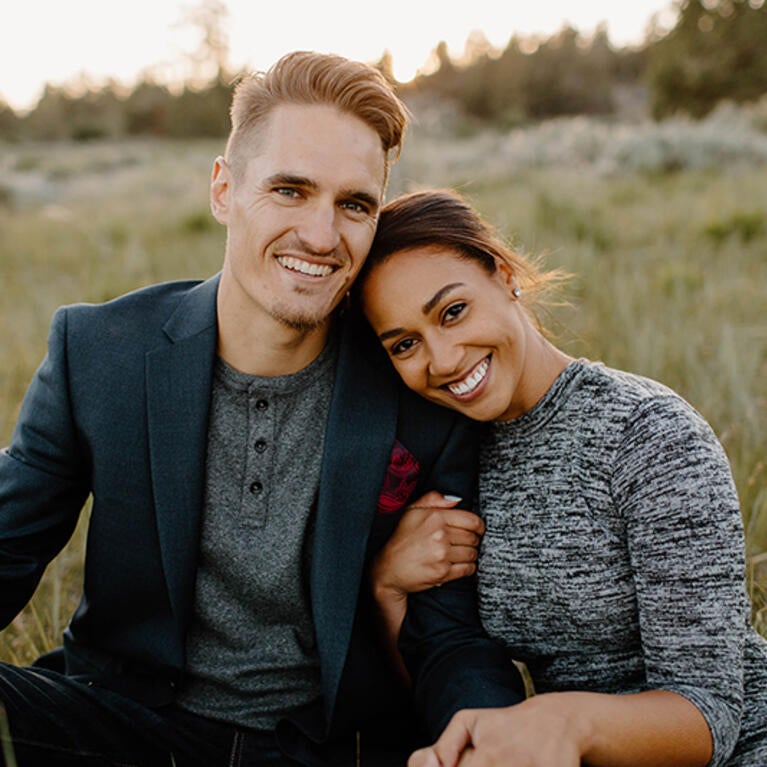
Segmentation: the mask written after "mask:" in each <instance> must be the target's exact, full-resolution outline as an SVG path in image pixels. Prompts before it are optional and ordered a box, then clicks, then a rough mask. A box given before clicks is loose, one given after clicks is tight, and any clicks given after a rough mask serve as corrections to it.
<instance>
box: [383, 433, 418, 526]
mask: <svg viewBox="0 0 767 767" xmlns="http://www.w3.org/2000/svg"><path fill="white" fill-rule="evenodd" d="M420 471H421V467H420V465H419V464H418V461H417V460H416V458H415V456H414V455H413V454H412V453H411V452H410V451H409V450H408V449H407V448H406V447H405V446H404V445H403V444H402V443H401V442H400V441H399V440H395V441H394V447H393V448H392V451H391V456H390V457H389V465H388V466H387V467H386V476H385V477H384V481H383V487H382V488H381V494H380V495H379V496H378V506H377V508H376V512H377V513H378V514H394V513H395V512H397V511H399V510H400V509H401V508H402V507H403V506H404V505H405V504H406V503H407V500H408V498H410V494H411V493H412V492H413V489H414V488H415V485H416V482H418V475H419V473H420Z"/></svg>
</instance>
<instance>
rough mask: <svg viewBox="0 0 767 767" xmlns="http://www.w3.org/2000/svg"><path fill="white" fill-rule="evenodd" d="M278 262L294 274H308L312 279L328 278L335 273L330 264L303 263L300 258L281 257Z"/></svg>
mask: <svg viewBox="0 0 767 767" xmlns="http://www.w3.org/2000/svg"><path fill="white" fill-rule="evenodd" d="M277 261H279V262H280V265H281V266H284V267H285V268H286V269H290V270H291V271H293V272H300V273H301V274H308V275H311V276H312V277H327V276H328V275H329V274H332V273H333V267H332V266H330V264H311V263H309V262H308V261H303V260H302V259H300V258H293V257H292V256H279V257H278V258H277Z"/></svg>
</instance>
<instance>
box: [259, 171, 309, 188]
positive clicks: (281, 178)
mask: <svg viewBox="0 0 767 767" xmlns="http://www.w3.org/2000/svg"><path fill="white" fill-rule="evenodd" d="M266 183H267V185H268V186H280V185H281V184H284V185H285V186H303V187H306V188H309V189H316V188H317V186H318V185H317V182H316V181H312V180H311V179H310V178H307V177H306V176H297V175H294V174H292V173H275V174H274V175H273V176H269V177H268V178H267V179H266Z"/></svg>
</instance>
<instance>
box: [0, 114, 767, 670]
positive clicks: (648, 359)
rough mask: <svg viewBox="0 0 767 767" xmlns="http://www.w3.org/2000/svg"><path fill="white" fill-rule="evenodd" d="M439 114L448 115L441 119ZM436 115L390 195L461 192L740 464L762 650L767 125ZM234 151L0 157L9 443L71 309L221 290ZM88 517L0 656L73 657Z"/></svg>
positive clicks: (3, 637) (66, 147)
mask: <svg viewBox="0 0 767 767" xmlns="http://www.w3.org/2000/svg"><path fill="white" fill-rule="evenodd" d="M443 117H444V119H443ZM447 123H449V120H448V119H447V117H446V116H442V115H440V114H439V113H437V114H436V115H424V116H422V118H421V119H419V120H418V122H417V124H416V126H415V127H414V128H413V130H412V132H411V136H410V137H409V142H408V143H406V148H405V151H404V153H403V156H402V158H401V159H400V161H399V162H398V163H397V165H396V166H395V169H394V172H393V174H392V180H391V184H390V189H389V196H392V195H394V194H396V193H398V192H401V191H408V190H412V189H417V188H423V187H428V186H455V187H457V188H459V189H460V190H461V191H462V192H463V193H464V194H466V195H467V196H468V197H469V198H470V199H471V200H472V201H473V202H474V203H475V204H476V205H477V206H478V207H479V209H480V210H481V211H482V212H483V213H484V214H485V217H486V218H487V219H488V220H490V221H491V222H493V223H495V224H496V225H497V226H498V227H499V228H500V229H501V231H502V232H504V233H505V234H506V236H507V237H508V238H509V239H510V240H511V241H512V242H513V243H514V244H515V247H518V248H520V249H522V250H525V251H526V252H529V253H531V254H534V255H536V256H540V257H541V258H542V259H544V263H545V265H547V266H550V267H554V268H561V269H563V270H566V271H567V272H569V273H570V274H572V278H571V280H570V281H569V283H568V284H567V286H566V287H565V290H564V292H563V296H562V301H561V302H560V303H559V304H557V305H553V306H551V307H550V309H549V310H548V312H547V314H546V316H544V317H543V318H542V319H543V321H544V324H546V325H547V326H548V327H549V328H550V330H551V332H552V333H553V334H554V335H556V337H557V339H558V343H560V344H561V345H562V346H563V347H564V348H565V349H567V350H568V351H569V352H570V353H571V354H574V355H577V356H586V357H589V358H591V359H599V360H602V361H604V362H605V363H607V364H609V365H612V366H615V367H620V368H624V369H627V370H631V371H633V372H636V373H640V374H643V375H648V376H651V377H653V378H656V379H658V380H660V381H663V382H664V383H666V384H668V385H669V386H671V387H672V388H674V389H676V390H677V391H678V392H679V393H680V394H682V395H683V396H684V397H685V398H686V399H687V400H688V401H690V402H691V403H692V404H693V405H694V406H695V407H696V408H697V409H698V410H699V411H700V412H701V413H702V414H703V415H704V417H705V418H706V419H707V420H708V421H709V422H710V423H711V424H712V426H713V427H714V429H715V431H716V432H717V434H718V435H719V437H720V439H721V441H722V443H723V445H724V447H725V449H726V451H727V453H728V455H729V458H730V461H731V463H732V467H733V473H734V476H735V480H736V485H737V487H738V491H739V495H740V499H741V506H742V513H743V521H744V526H745V530H746V538H747V554H748V586H749V589H750V593H751V597H752V603H753V620H754V622H755V625H756V626H757V628H758V629H759V630H760V631H761V632H762V633H764V634H765V635H767V385H765V381H767V319H765V316H766V315H767V299H766V296H767V293H766V292H765V286H766V285H767V172H765V171H766V170H767V133H766V132H765V130H766V129H767V119H765V105H761V107H760V108H759V109H753V110H734V109H731V108H729V109H723V110H720V111H719V112H717V113H716V114H714V115H712V117H711V118H710V119H708V120H706V121H704V122H702V123H689V122H685V121H670V122H667V123H663V124H657V125H656V124H651V123H642V124H635V125H622V124H617V123H604V122H599V121H596V120H587V119H582V118H573V119H569V120H557V121H551V122H548V123H544V124H542V125H539V126H534V127H529V128H519V129H516V130H514V131H511V132H508V133H505V134H499V133H494V132H487V133H479V134H473V135H470V136H465V137H463V138H457V137H456V136H455V135H453V134H452V133H451V132H450V131H448V130H446V129H445V127H444V126H445V124H447ZM222 148H223V147H222V143H221V142H215V141H200V142H189V143H183V142H175V143H169V142H163V141H138V140H137V141H131V142H119V143H110V142H104V143H84V144H23V143H21V144H14V145H6V146H0V169H2V176H0V178H2V181H1V182H0V275H1V278H0V337H2V339H3V342H2V346H1V347H0V445H7V444H8V442H9V440H10V436H11V432H12V428H13V424H14V422H15V419H16V415H17V413H18V408H19V405H20V401H21V399H22V397H23V394H24V391H25V388H26V385H27V382H28V380H29V378H30V376H31V375H32V373H33V371H34V370H35V368H36V366H37V365H38V364H39V362H40V360H41V359H42V357H43V355H44V354H45V343H46V336H47V331H48V325H49V322H50V318H51V315H52V313H53V311H54V310H55V309H56V307H57V306H59V305H61V304H65V303H70V302H76V301H103V300H107V299H109V298H112V297H114V296H116V295H118V294H120V293H123V292H125V291H127V290H131V289H133V288H137V287H139V286H142V285H146V284H149V283H152V282H157V281H161V280H170V279H176V278H190V277H191V278H195V277H200V278H203V277H206V276H208V275H210V274H212V273H213V272H215V271H217V270H218V269H219V267H220V264H221V257H222V252H223V244H224V231H223V229H222V228H221V227H220V226H219V225H218V224H216V223H215V222H214V221H213V219H212V217H211V216H210V214H209V212H208V205H207V186H208V178H209V173H210V167H211V164H212V161H213V159H214V157H215V156H216V154H218V153H220V152H221V151H222ZM86 532H87V508H86V509H85V512H84V514H83V517H82V520H81V524H80V525H79V527H78V529H77V531H76V533H75V535H74V537H73V539H72V540H71V541H70V543H69V545H68V546H67V547H66V548H65V550H64V551H63V552H62V554H61V555H60V556H59V558H58V559H57V560H55V561H54V563H52V565H51V566H50V567H49V569H48V571H47V573H46V576H45V578H44V581H43V583H42V584H41V586H40V588H39V590H38V593H37V594H36V596H35V598H34V600H33V601H32V603H31V605H30V606H29V607H28V608H27V609H26V610H25V611H24V613H22V614H21V615H20V616H19V617H18V618H17V619H16V620H15V621H14V623H13V624H12V626H10V627H9V628H8V629H6V630H5V631H4V632H2V634H0V659H2V660H10V661H13V662H21V663H23V662H27V661H29V660H31V659H32V658H34V657H35V656H36V655H37V654H39V653H41V652H43V651H45V650H47V649H49V648H51V647H52V646H55V645H57V644H58V643H59V639H60V634H61V630H62V627H63V625H65V624H66V622H67V620H68V618H69V616H70V615H71V613H72V610H73V609H74V607H75V605H76V603H77V599H78V591H79V583H80V577H81V576H80V573H81V559H82V549H83V545H84V539H85V535H86Z"/></svg>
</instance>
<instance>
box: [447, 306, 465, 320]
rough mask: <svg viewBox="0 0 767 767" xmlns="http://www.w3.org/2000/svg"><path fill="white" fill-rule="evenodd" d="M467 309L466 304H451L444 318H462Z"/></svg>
mask: <svg viewBox="0 0 767 767" xmlns="http://www.w3.org/2000/svg"><path fill="white" fill-rule="evenodd" d="M465 308H466V304H465V303H463V302H460V303H457V304H451V305H450V306H448V307H447V309H445V314H444V318H445V320H448V321H449V320H454V319H456V318H457V317H460V316H461V314H463V310H464V309H465Z"/></svg>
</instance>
